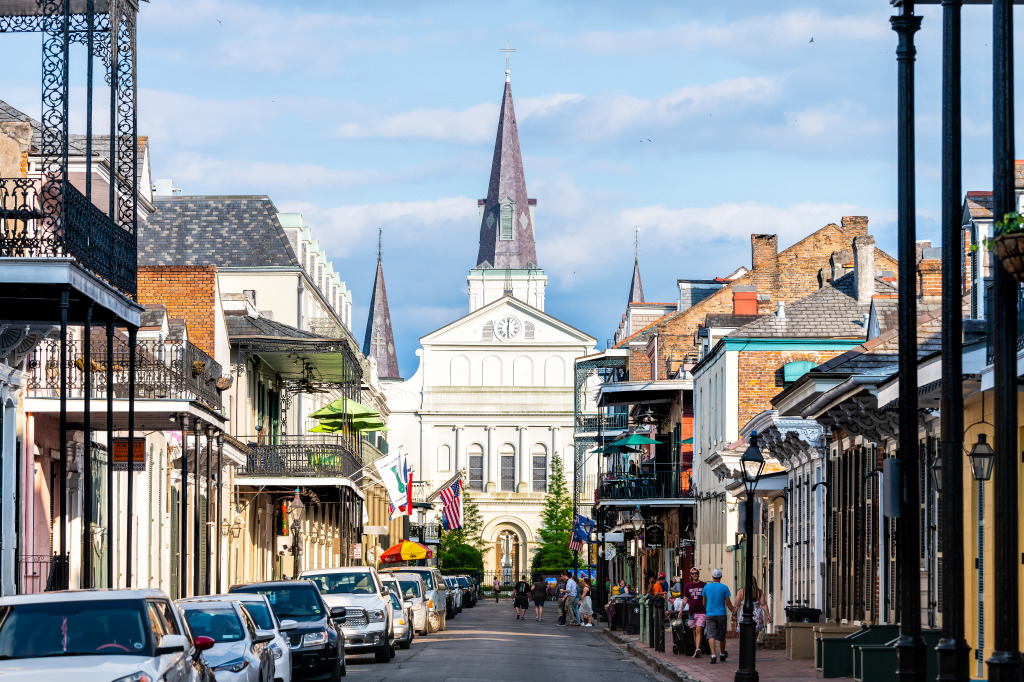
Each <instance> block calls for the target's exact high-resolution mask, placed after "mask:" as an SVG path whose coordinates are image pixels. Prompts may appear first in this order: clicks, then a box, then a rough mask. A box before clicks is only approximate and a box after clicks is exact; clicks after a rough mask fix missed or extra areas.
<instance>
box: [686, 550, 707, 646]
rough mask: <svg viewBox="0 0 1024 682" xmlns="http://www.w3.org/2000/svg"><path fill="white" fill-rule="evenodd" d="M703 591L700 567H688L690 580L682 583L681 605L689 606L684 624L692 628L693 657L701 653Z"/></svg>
mask: <svg viewBox="0 0 1024 682" xmlns="http://www.w3.org/2000/svg"><path fill="white" fill-rule="evenodd" d="M703 591H704V583H703V581H701V579H700V569H697V568H691V569H690V581H689V582H688V583H686V584H685V585H683V592H682V598H683V605H684V606H689V615H688V617H687V619H686V625H687V627H689V628H690V629H691V630H693V644H694V652H693V657H694V658H700V657H701V656H702V655H703V653H704V652H703V650H701V643H702V642H701V639H702V637H701V635H703V633H704V625H705V620H704V619H705V615H704V599H703V598H702V597H701V593H702V592H703Z"/></svg>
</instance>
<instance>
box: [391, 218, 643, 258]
mask: <svg viewBox="0 0 1024 682" xmlns="http://www.w3.org/2000/svg"><path fill="white" fill-rule="evenodd" d="M633 227H634V228H635V230H636V232H635V233H634V234H633V260H634V261H639V260H640V226H639V225H634V226H633ZM378 258H379V256H378Z"/></svg>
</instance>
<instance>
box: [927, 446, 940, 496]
mask: <svg viewBox="0 0 1024 682" xmlns="http://www.w3.org/2000/svg"><path fill="white" fill-rule="evenodd" d="M928 468H929V469H930V470H931V472H932V485H934V486H935V490H937V491H940V492H941V490H942V455H941V454H940V453H936V455H935V459H933V460H932V463H931V464H929V465H928Z"/></svg>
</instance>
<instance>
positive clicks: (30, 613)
mask: <svg viewBox="0 0 1024 682" xmlns="http://www.w3.org/2000/svg"><path fill="white" fill-rule="evenodd" d="M142 609H143V602H142V601H141V600H135V599H98V600H95V601H61V602H46V603H41V604H16V605H13V606H4V607H0V659H9V658H40V657H44V656H93V655H96V656H108V655H111V654H113V655H121V656H151V655H152V652H151V648H152V645H151V639H150V636H149V633H148V631H147V629H146V626H145V621H144V620H143V611H142Z"/></svg>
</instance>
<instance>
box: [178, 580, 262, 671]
mask: <svg viewBox="0 0 1024 682" xmlns="http://www.w3.org/2000/svg"><path fill="white" fill-rule="evenodd" d="M177 604H178V606H180V607H181V610H182V611H183V612H184V613H185V619H186V620H187V621H188V625H189V627H190V628H191V629H192V632H194V633H195V634H197V635H201V636H205V637H209V638H211V639H212V640H213V641H214V642H215V644H214V645H213V646H212V647H210V650H209V651H208V652H207V653H206V658H207V660H208V661H209V662H210V669H211V670H213V673H214V675H216V678H217V682H271V680H272V679H273V676H274V656H273V654H272V653H271V652H270V647H269V644H270V642H271V641H272V640H273V639H274V634H273V633H272V632H262V633H261V632H259V630H257V628H256V623H255V622H254V621H253V619H252V617H251V616H249V614H248V613H246V612H245V611H244V610H243V609H242V605H241V604H239V603H238V602H236V601H212V600H208V599H205V598H203V597H193V598H191V599H179V600H178V602H177Z"/></svg>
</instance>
